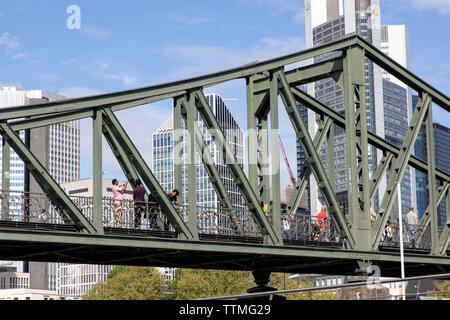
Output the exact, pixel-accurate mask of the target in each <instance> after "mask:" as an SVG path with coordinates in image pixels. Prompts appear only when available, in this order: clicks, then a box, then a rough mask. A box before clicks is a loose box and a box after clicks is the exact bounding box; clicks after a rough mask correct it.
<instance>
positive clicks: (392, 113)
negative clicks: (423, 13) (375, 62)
mask: <svg viewBox="0 0 450 320" xmlns="http://www.w3.org/2000/svg"><path fill="white" fill-rule="evenodd" d="M381 51H382V52H383V53H384V54H386V55H388V56H389V57H390V58H392V59H394V60H395V61H396V62H397V63H399V64H400V65H402V66H403V67H405V68H407V69H409V67H410V62H409V31H408V28H407V27H406V26H405V25H383V26H381ZM383 103H384V121H385V123H384V127H385V138H386V140H387V141H388V142H391V143H392V144H394V145H395V146H397V147H400V146H401V144H402V142H403V140H404V138H405V135H406V131H407V129H408V124H409V121H410V120H411V117H412V113H413V106H412V92H411V88H409V87H408V86H407V85H405V84H404V83H403V82H401V81H400V80H398V79H397V78H395V77H393V76H392V75H390V74H389V73H387V72H386V71H384V70H383ZM417 172H418V171H417V170H415V169H413V168H411V167H410V166H407V167H406V170H405V173H404V175H403V178H402V182H401V184H400V187H401V199H402V200H401V201H402V213H403V214H404V215H405V214H406V213H407V212H408V209H409V207H410V206H413V207H414V208H416V209H417V196H416V183H415V181H416V173H417ZM422 213H423V212H422Z"/></svg>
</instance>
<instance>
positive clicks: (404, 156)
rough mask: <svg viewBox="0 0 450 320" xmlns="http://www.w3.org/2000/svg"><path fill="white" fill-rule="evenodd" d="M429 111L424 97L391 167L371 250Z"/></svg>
mask: <svg viewBox="0 0 450 320" xmlns="http://www.w3.org/2000/svg"><path fill="white" fill-rule="evenodd" d="M430 109H431V98H430V97H429V96H427V95H426V96H425V97H424V98H423V99H421V100H420V101H419V102H418V103H417V106H416V109H415V110H414V113H413V116H412V118H411V121H410V124H409V127H408V130H407V132H406V135H405V139H404V140H403V144H402V147H401V148H400V153H399V155H398V157H397V161H396V162H395V164H394V165H393V166H392V168H391V170H390V172H389V183H388V186H387V188H386V191H385V193H384V196H383V199H382V201H381V205H380V206H381V208H384V209H385V212H386V214H384V215H382V216H377V219H376V221H375V223H374V225H373V227H372V248H373V249H374V250H376V249H377V248H378V246H379V244H380V238H381V235H382V233H383V230H384V227H385V225H386V221H387V219H388V217H389V215H390V214H389V213H390V212H391V210H392V207H393V205H394V202H395V201H396V199H397V196H396V195H397V192H398V190H397V189H398V185H399V183H400V182H401V180H402V178H403V174H404V172H405V170H406V166H407V165H408V162H409V158H410V156H411V154H412V152H413V149H414V142H415V140H416V138H417V135H418V134H419V130H420V128H421V124H422V123H423V120H424V118H425V115H426V114H427V112H429V110H430ZM433 159H434V158H433ZM429 174H431V175H432V176H433V177H435V172H434V171H433V172H430V173H429ZM432 185H435V184H432ZM431 189H434V188H431ZM436 231H437V230H436Z"/></svg>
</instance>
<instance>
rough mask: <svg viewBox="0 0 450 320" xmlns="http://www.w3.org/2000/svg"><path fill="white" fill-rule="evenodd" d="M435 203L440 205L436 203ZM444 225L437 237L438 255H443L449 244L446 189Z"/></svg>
mask: <svg viewBox="0 0 450 320" xmlns="http://www.w3.org/2000/svg"><path fill="white" fill-rule="evenodd" d="M437 203H440V201H438V202H437ZM445 210H446V214H447V216H446V218H447V220H446V224H445V226H444V230H442V233H441V235H440V237H439V253H440V254H441V255H445V254H446V252H447V249H448V246H449V243H450V190H449V189H448V188H447V196H446V197H445Z"/></svg>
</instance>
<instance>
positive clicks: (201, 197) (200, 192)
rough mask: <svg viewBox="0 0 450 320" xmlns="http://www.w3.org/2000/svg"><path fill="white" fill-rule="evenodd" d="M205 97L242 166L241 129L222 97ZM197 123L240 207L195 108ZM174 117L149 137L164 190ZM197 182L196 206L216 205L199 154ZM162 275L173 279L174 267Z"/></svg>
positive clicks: (170, 174)
mask: <svg viewBox="0 0 450 320" xmlns="http://www.w3.org/2000/svg"><path fill="white" fill-rule="evenodd" d="M205 98H206V100H207V101H208V104H209V106H210V107H211V109H212V111H213V113H214V115H215V116H216V119H217V121H218V122H219V125H220V127H221V128H222V130H223V132H224V134H225V137H226V139H227V141H228V143H229V144H230V146H231V148H232V149H233V151H234V155H235V156H236V159H237V161H238V162H239V164H240V165H241V166H243V163H244V138H243V132H242V129H241V128H240V127H239V125H238V124H237V122H236V120H235V119H234V117H233V115H232V114H231V112H230V110H229V109H228V107H227V106H226V105H225V103H224V101H223V100H222V98H221V97H220V96H219V95H218V94H215V93H212V94H206V95H205ZM195 118H196V123H197V125H198V127H199V128H200V130H201V132H202V133H203V139H204V141H205V142H206V144H207V145H208V149H209V152H210V153H211V156H212V158H213V161H214V163H215V165H216V167H217V169H218V171H219V174H220V176H221V177H222V181H223V182H224V185H225V188H226V189H227V192H228V194H229V196H230V199H231V202H232V203H233V206H234V207H235V208H243V207H244V204H243V199H242V196H241V194H240V192H239V190H238V188H237V186H236V183H235V182H234V180H233V178H232V176H231V173H230V172H229V171H228V169H227V167H226V164H225V161H224V159H223V157H222V154H221V153H220V152H219V148H218V147H217V146H216V144H215V143H214V141H213V139H212V137H211V135H210V134H209V133H208V132H207V130H206V126H205V124H204V122H203V120H202V119H201V117H200V115H199V113H198V112H197V111H196V117H195ZM181 128H182V129H185V128H186V125H185V123H184V121H181ZM185 132H186V131H185V130H184V134H183V137H182V147H181V150H182V151H181V152H180V157H181V159H183V160H182V161H183V165H182V190H180V192H181V201H180V203H184V204H186V203H187V202H188V200H189V199H188V189H187V188H188V184H187V179H188V172H187V165H186V158H187V152H186V150H187V138H186V134H185ZM173 133H174V129H173V118H172V117H170V118H169V119H167V121H166V122H165V123H164V124H163V125H162V126H161V127H160V128H158V129H157V130H156V131H155V132H154V133H153V139H152V142H153V144H152V150H153V157H152V168H153V173H154V174H155V177H156V178H157V179H158V181H159V183H160V184H161V187H162V188H163V190H164V191H165V192H166V193H167V192H170V191H172V190H173V189H174V184H175V182H174V153H173V149H174V143H173ZM196 182H197V188H196V191H197V206H202V207H217V206H218V205H219V203H218V201H219V198H218V196H217V194H216V192H215V190H214V188H213V185H212V183H211V181H210V180H209V176H208V173H207V171H206V169H205V168H204V166H203V164H202V163H201V159H200V157H199V156H198V155H197V157H196ZM160 272H163V273H164V274H165V277H166V279H169V280H171V279H173V277H174V269H173V268H165V270H160Z"/></svg>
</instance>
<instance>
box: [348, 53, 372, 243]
mask: <svg viewBox="0 0 450 320" xmlns="http://www.w3.org/2000/svg"><path fill="white" fill-rule="evenodd" d="M364 65H365V64H364V51H363V50H362V49H361V48H359V47H351V48H349V49H347V50H346V52H345V57H344V74H343V80H344V96H345V98H344V99H345V135H346V136H345V144H346V155H347V157H346V158H347V170H348V172H347V194H348V204H349V205H348V208H349V216H350V217H351V220H350V221H351V223H352V233H353V235H354V237H355V241H356V248H357V249H360V250H368V249H369V247H370V244H369V239H370V193H369V161H368V139H367V116H366V98H365V76H364ZM360 201H364V204H365V205H364V209H363V210H361V209H360V206H359V203H360Z"/></svg>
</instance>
